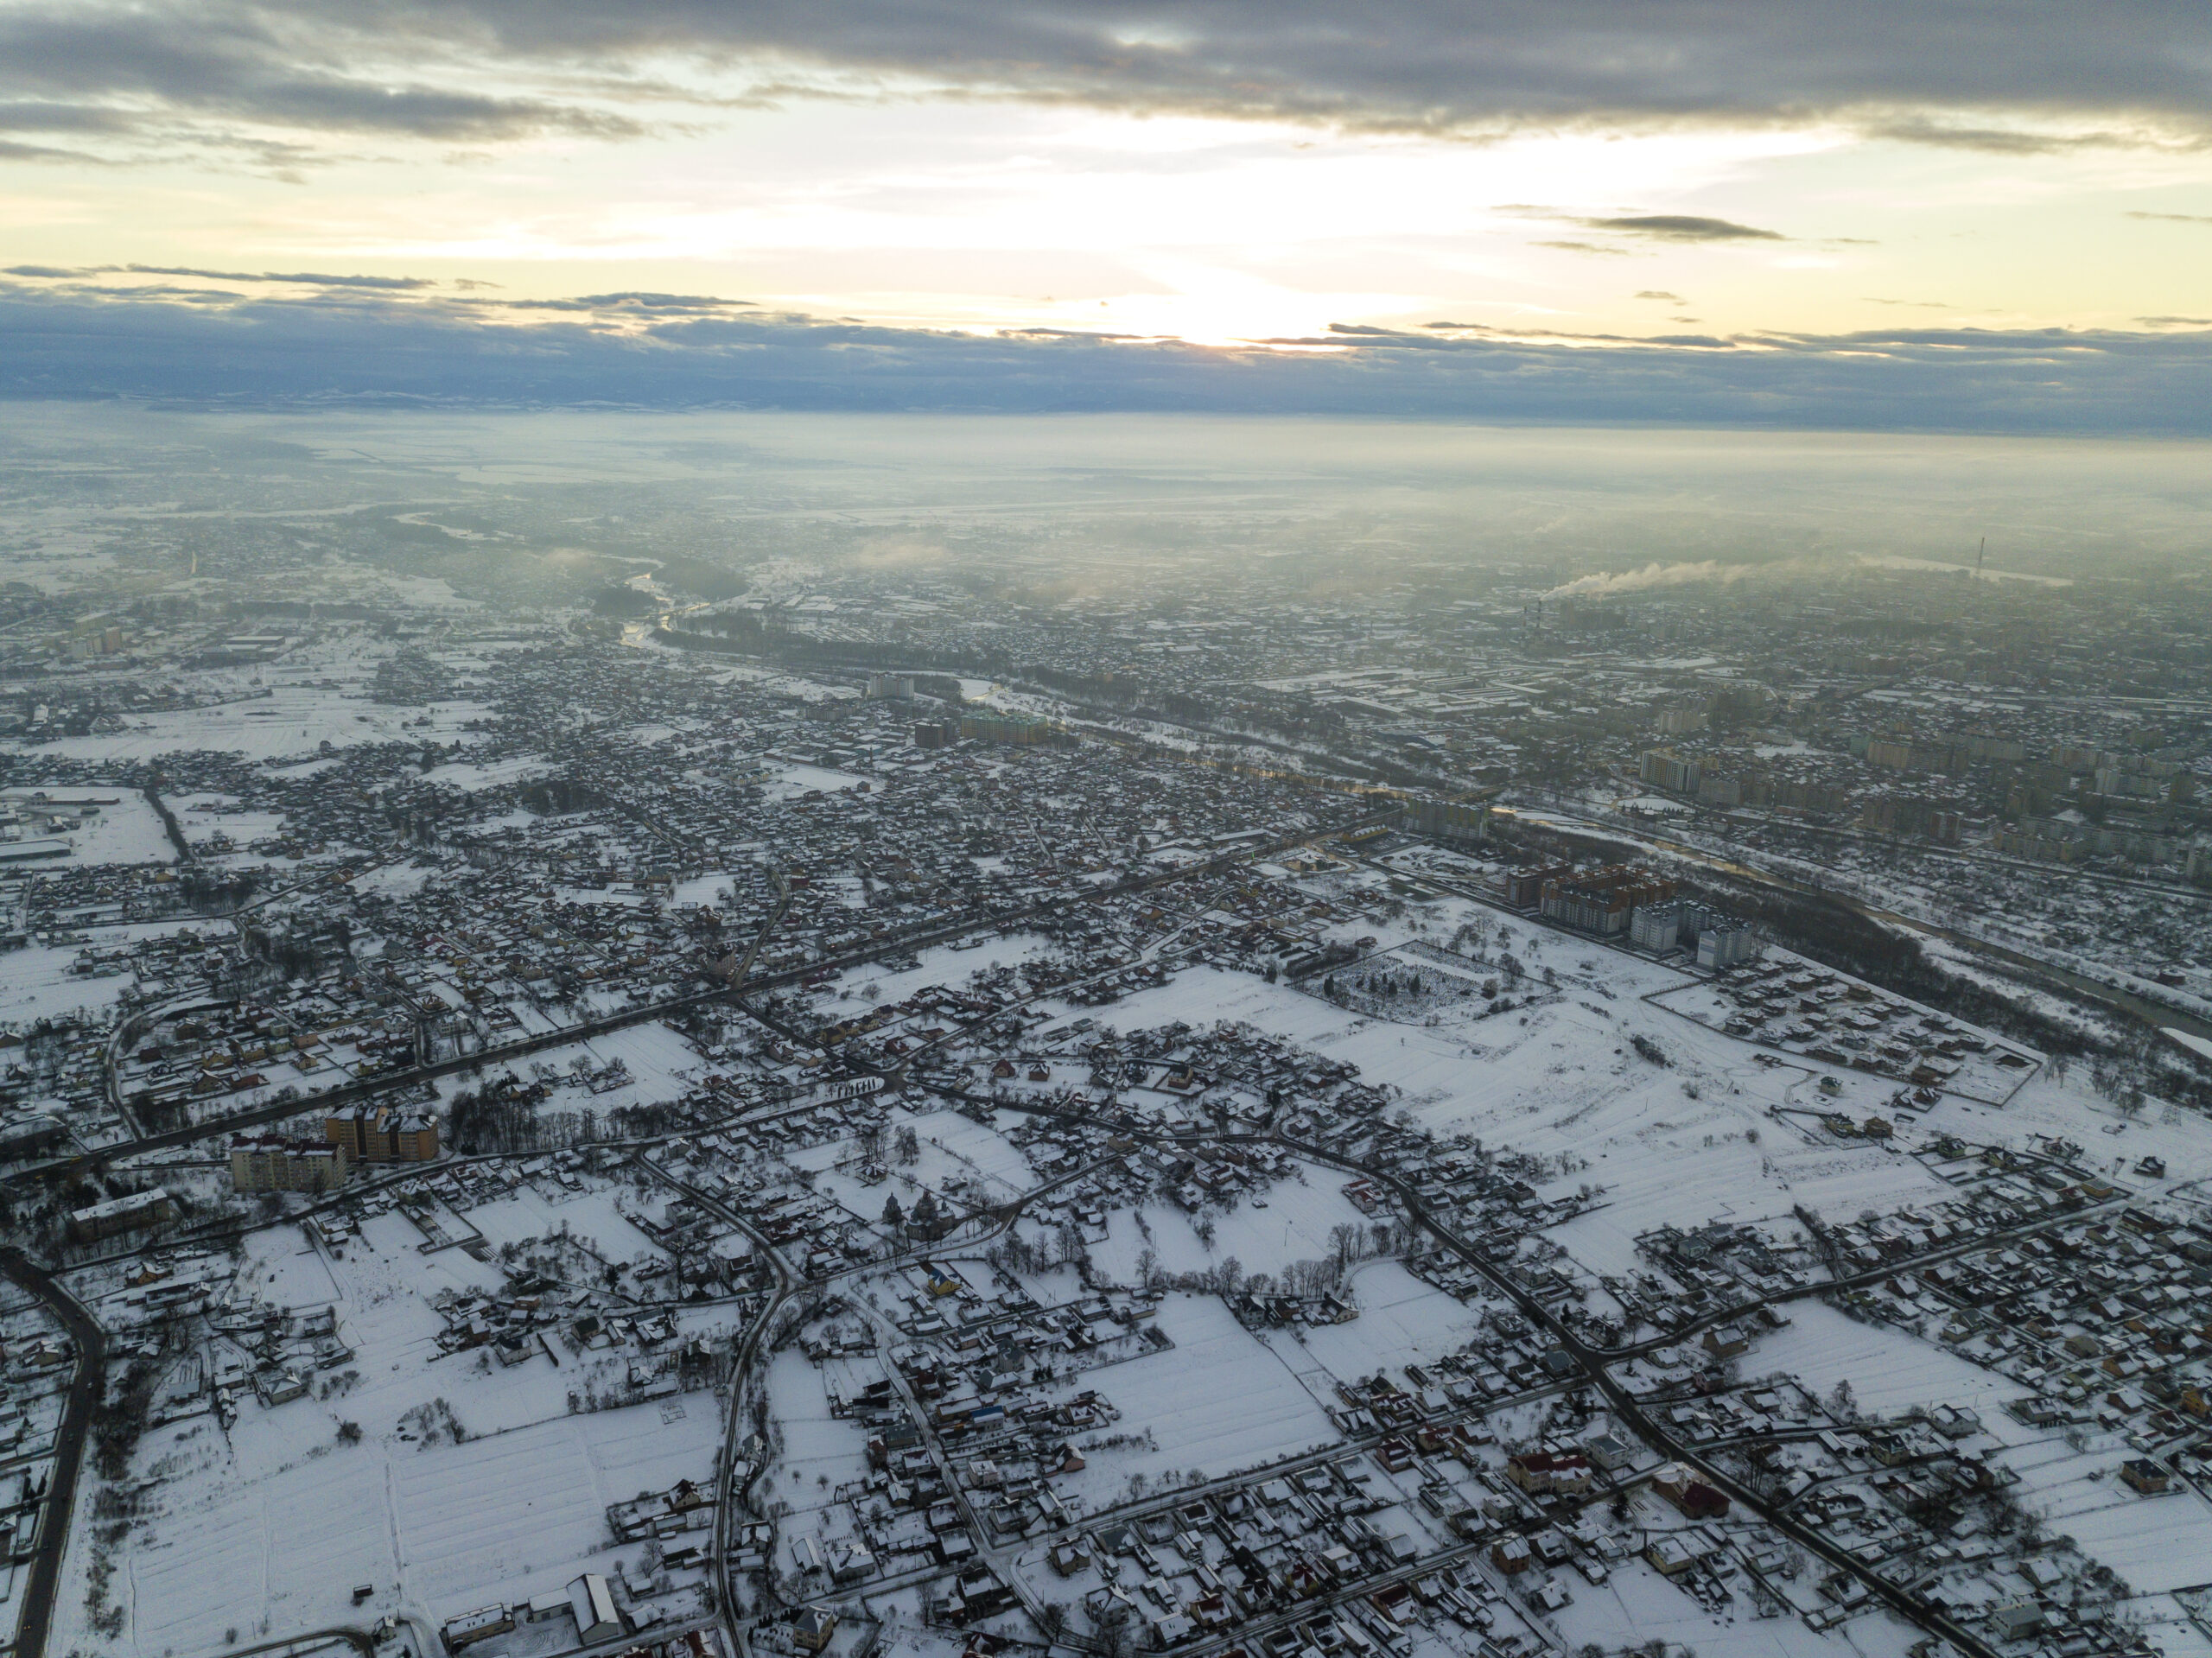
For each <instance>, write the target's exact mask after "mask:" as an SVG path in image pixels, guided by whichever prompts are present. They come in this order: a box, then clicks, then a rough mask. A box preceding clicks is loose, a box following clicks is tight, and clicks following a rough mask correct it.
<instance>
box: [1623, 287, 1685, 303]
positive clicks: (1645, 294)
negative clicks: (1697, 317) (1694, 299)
mask: <svg viewBox="0 0 2212 1658" xmlns="http://www.w3.org/2000/svg"><path fill="white" fill-rule="evenodd" d="M1636 296H1637V298H1638V299H1662V300H1665V301H1666V302H1668V303H1669V305H1687V304H1688V303H1689V302H1688V300H1686V299H1684V298H1683V297H1682V296H1681V295H1680V294H1670V293H1669V292H1668V291H1667V290H1666V289H1663V288H1643V289H1637V295H1636Z"/></svg>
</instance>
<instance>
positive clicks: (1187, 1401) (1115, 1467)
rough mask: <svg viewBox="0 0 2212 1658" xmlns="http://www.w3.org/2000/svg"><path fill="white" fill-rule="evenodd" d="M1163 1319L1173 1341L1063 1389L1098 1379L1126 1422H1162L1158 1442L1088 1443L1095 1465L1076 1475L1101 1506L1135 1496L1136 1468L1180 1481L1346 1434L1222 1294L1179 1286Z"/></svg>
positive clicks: (1148, 1476) (1136, 1428)
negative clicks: (1131, 1486) (1131, 1488)
mask: <svg viewBox="0 0 2212 1658" xmlns="http://www.w3.org/2000/svg"><path fill="white" fill-rule="evenodd" d="M1154 1323H1156V1324H1158V1325H1159V1326H1160V1331H1161V1333H1162V1334H1164V1335H1166V1337H1168V1339H1169V1340H1171V1341H1172V1342H1173V1343H1174V1344H1175V1345H1174V1346H1173V1348H1172V1349H1169V1350H1165V1351H1161V1352H1158V1353H1150V1354H1147V1355H1146V1356H1143V1357H1141V1358H1135V1359H1130V1360H1128V1362H1127V1363H1121V1364H1116V1365H1111V1366H1109V1367H1108V1368H1106V1369H1099V1370H1087V1371H1085V1372H1084V1373H1083V1375H1081V1376H1080V1377H1079V1378H1078V1382H1077V1384H1076V1385H1074V1386H1071V1387H1064V1388H1060V1389H1058V1390H1054V1391H1055V1392H1056V1393H1074V1392H1079V1391H1082V1390H1083V1389H1085V1388H1096V1389H1097V1390H1098V1391H1099V1392H1100V1393H1102V1394H1104V1395H1105V1396H1106V1397H1107V1398H1108V1399H1109V1400H1110V1401H1113V1403H1114V1405H1115V1406H1116V1407H1117V1408H1118V1409H1119V1410H1120V1411H1121V1413H1122V1420H1121V1422H1120V1423H1119V1424H1118V1425H1117V1430H1116V1431H1118V1432H1138V1433H1141V1432H1143V1431H1144V1430H1145V1429H1147V1428H1149V1429H1151V1431H1152V1435H1153V1439H1154V1445H1153V1446H1152V1447H1150V1448H1147V1447H1141V1446H1120V1447H1116V1448H1113V1449H1109V1450H1101V1451H1096V1452H1085V1453H1084V1455H1085V1456H1086V1457H1087V1458H1088V1459H1089V1466H1087V1467H1086V1468H1084V1471H1082V1472H1081V1473H1078V1474H1074V1475H1071V1476H1068V1477H1067V1484H1068V1488H1069V1490H1071V1491H1073V1492H1075V1493H1076V1494H1077V1495H1079V1496H1082V1497H1083V1498H1084V1501H1085V1502H1087V1503H1088V1504H1089V1505H1090V1508H1091V1509H1092V1510H1093V1511H1096V1509H1100V1508H1103V1507H1104V1506H1106V1505H1107V1504H1109V1503H1111V1502H1115V1501H1116V1500H1117V1499H1120V1498H1122V1497H1125V1496H1127V1495H1128V1483H1129V1478H1130V1477H1131V1476H1132V1475H1135V1474H1141V1475H1143V1476H1144V1477H1145V1480H1146V1483H1147V1484H1149V1485H1152V1486H1154V1487H1157V1486H1159V1485H1160V1483H1161V1482H1162V1481H1166V1482H1167V1483H1170V1484H1174V1483H1182V1480H1183V1478H1184V1477H1186V1476H1187V1475H1188V1474H1189V1473H1190V1472H1191V1471H1192V1470H1196V1471H1198V1472H1199V1473H1201V1474H1203V1475H1205V1477H1209V1478H1218V1477H1221V1476H1223V1475H1224V1474H1230V1473H1235V1472H1236V1471H1238V1470H1240V1469H1246V1468H1251V1467H1255V1466H1257V1465H1258V1464H1262V1463H1268V1462H1275V1461H1279V1460H1281V1458H1285V1457H1294V1456H1297V1455H1299V1454H1300V1452H1306V1451H1313V1450H1319V1449H1321V1448H1323V1447H1325V1446H1327V1445H1332V1444H1333V1443H1335V1442H1336V1440H1337V1438H1338V1435H1337V1429H1336V1425H1335V1424H1334V1423H1332V1421H1330V1420H1329V1419H1328V1417H1327V1415H1326V1414H1325V1413H1323V1411H1322V1409H1321V1407H1320V1405H1319V1403H1318V1402H1317V1401H1316V1400H1315V1397H1314V1395H1313V1393H1312V1392H1310V1391H1309V1390H1308V1389H1307V1388H1306V1387H1305V1386H1304V1385H1303V1384H1301V1383H1300V1381H1299V1380H1298V1378H1297V1376H1296V1375H1293V1374H1292V1372H1291V1369H1290V1367H1289V1366H1288V1365H1287V1363H1284V1361H1283V1360H1282V1359H1281V1358H1280V1357H1278V1356H1276V1354H1274V1352H1272V1351H1270V1350H1268V1348H1267V1347H1266V1346H1264V1345H1262V1344H1261V1343H1260V1342H1258V1341H1256V1340H1255V1339H1254V1338H1253V1337H1252V1336H1251V1335H1250V1334H1249V1332H1248V1331H1246V1330H1245V1329H1244V1328H1243V1325H1241V1324H1238V1323H1237V1322H1236V1319H1234V1318H1230V1315H1229V1310H1228V1309H1227V1308H1226V1307H1224V1305H1222V1304H1221V1302H1220V1301H1219V1300H1218V1299H1216V1298H1213V1297H1211V1296H1203V1297H1202V1296H1190V1295H1170V1296H1169V1297H1168V1298H1167V1299H1166V1300H1165V1301H1164V1302H1163V1303H1162V1304H1161V1305H1160V1312H1159V1316H1158V1318H1155V1319H1154ZM1194 1383H1195V1384H1197V1385H1194Z"/></svg>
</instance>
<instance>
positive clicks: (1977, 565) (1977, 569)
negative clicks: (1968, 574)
mask: <svg viewBox="0 0 2212 1658" xmlns="http://www.w3.org/2000/svg"><path fill="white" fill-rule="evenodd" d="M1988 556H1989V537H1987V536H1984V537H1982V538H1981V550H1980V552H1978V553H1976V554H1975V555H1974V580H1975V581H1980V580H1981V561H1982V560H1983V559H1985V558H1987V557H1988Z"/></svg>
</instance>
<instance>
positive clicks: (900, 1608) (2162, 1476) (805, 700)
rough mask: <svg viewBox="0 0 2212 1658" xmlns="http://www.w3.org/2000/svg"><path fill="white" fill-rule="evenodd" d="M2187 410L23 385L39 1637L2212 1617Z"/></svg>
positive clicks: (735, 1637)
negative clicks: (2165, 428) (1890, 430)
mask: <svg viewBox="0 0 2212 1658" xmlns="http://www.w3.org/2000/svg"><path fill="white" fill-rule="evenodd" d="M2208 492H2212V468H2208V467H2206V465H2205V454H2204V452H2203V449H2202V445H2201V443H2199V442H2197V441H2195V440H2171V441H2148V440H2139V439H2137V440H2129V441H2117V440H2113V441H2083V440H2079V439H2058V438H2039V437H2024V436H2010V437H1980V436H1971V435H1885V434H1878V433H1868V434H1829V435H1810V434H1796V433H1788V432H1769V433H1758V432H1745V431H1733V432H1728V431H1703V430H1694V429H1676V428H1667V429H1654V428H1648V427H1645V428H1622V429H1590V428H1579V429H1556V428H1541V427H1527V426H1522V427H1518V428H1505V427H1481V426H1468V425H1460V424H1445V423H1408V422H1382V421H1351V420H1330V419H1320V418H1300V419H1287V418H1265V419H1261V418H1253V419H1239V418H1231V417H1226V416H1204V415H1174V414H1163V413H1154V414H1136V413H1111V414H1093V415H1077V414H1067V415H1058V416H955V415H916V414H879V415H867V414H788V413H777V412H772V411H766V410H755V411H750V412H745V411H734V410H693V411H690V412H668V411H664V412H657V413H649V412H643V411H636V410H631V411H612V410H581V409H579V410H536V411H521V410H489V409H485V410H461V409H404V410H376V409H372V408H369V407H366V406H364V405H361V404H359V403H353V404H344V405H335V406H326V407H315V408H310V407H304V406H302V407H295V408H290V409H283V410H279V409H258V410H257V409H232V410H216V409H212V408H207V407H201V408H197V409H194V408H188V407H162V406H157V405H154V404H149V403H105V404H91V403H67V402H52V401H41V402H35V403H9V404H0V565H4V571H3V572H0V574H3V575H4V580H0V766H4V772H3V773H0V946H4V953H0V1159H4V1163H0V1227H4V1231H5V1238H6V1244H5V1248H4V1252H0V1266H4V1267H5V1271H6V1274H7V1279H8V1284H7V1286H6V1290H5V1296H6V1299H5V1300H4V1302H0V1452H4V1456H5V1460H4V1462H0V1497H4V1519H3V1520H0V1523H4V1525H5V1527H6V1531H5V1537H6V1539H7V1540H8V1541H7V1543H6V1548H5V1552H4V1555H0V1559H3V1560H4V1564H0V1619H4V1620H5V1621H6V1623H7V1626H8V1628H9V1629H10V1630H11V1631H12V1640H13V1648H12V1650H13V1651H14V1652H16V1653H18V1654H21V1655H23V1658H43V1655H45V1654H48V1653H51V1654H53V1655H55V1658H61V1655H84V1658H91V1655H95V1654H111V1653H113V1654H129V1655H134V1658H156V1655H161V1658H186V1655H193V1658H196V1655H210V1658H213V1655H219V1654H226V1653H237V1654H249V1653H282V1654H286V1655H296V1658H308V1655H320V1654H323V1653H326V1652H327V1653H331V1654H336V1653H338V1652H340V1651H345V1650H351V1651H355V1652H359V1653H362V1654H365V1655H372V1658H373V1655H376V1654H379V1653H383V1654H396V1653H406V1654H409V1655H412V1658H430V1655H434V1654H442V1653H446V1652H459V1651H464V1650H465V1651H467V1652H469V1653H471V1654H473V1655H475V1658H507V1655H513V1658H561V1655H570V1654H578V1653H587V1654H591V1655H594V1658H596V1655H602V1654H603V1655H610V1658H611V1655H614V1654H623V1655H645V1658H706V1655H721V1658H738V1655H741V1654H749V1655H767V1654H809V1655H816V1654H834V1655H836V1658H874V1655H899V1658H988V1655H998V1654H1012V1655H1018V1658H1077V1655H1096V1658H1135V1655H1143V1654H1150V1653H1156V1652H1158V1653H1172V1654H1177V1655H1188V1658H1381V1655H1382V1654H1383V1653H1385V1652H1387V1653H1388V1654H1389V1655H1390V1658H1539V1655H1562V1658H1564V1655H1570V1654H1571V1655H1576V1658H1602V1655H1616V1654H1626V1653H1629V1652H1630V1651H1634V1652H1636V1653H1639V1654H1648V1655H1650V1658H1690V1655H1692V1654H1703V1655H1707V1658H1710V1655H1715V1654H1719V1655H1743V1658H1753V1655H1758V1658H1766V1655H1772V1654H1787V1655H1805V1658H1811V1655H1815V1654H1828V1653H1835V1654H1858V1655H1866V1658H1906V1655H1911V1658H1937V1655H1970V1658H1991V1655H2005V1658H2013V1655H2018V1658H2028V1655H2036V1658H2043V1655H2059V1658H2086V1655H2102V1654H2113V1655H2119V1654H2149V1653H2153V1652H2155V1653H2161V1654H2166V1655H2172V1658H2183V1655H2198V1654H2204V1653H2208V1652H2212V1599H2208V1595H2212V1591H2208V1589H2207V1586H2206V1585H2207V1579H2208V1577H2212V1572H2208V1568H2207V1562H2208V1561H2212V1187H2208V1182H2212V1129H2208V1127H2207V1122H2206V1114H2207V1112H2208V1110H2212V942H2208V937H2212V935H2209V934H2208V925H2207V924H2208V921H2212V797H2208V796H2207V795H2205V794H2204V793H2202V785H2208V784H2212V581H2208V574H2207V571H2208V567H2207V564H2206V562H2205V559H2204V551H2205V547H2204V541H2203V529H2202V526H2203V524H2204V513H2205V509H2206V505H2207V499H2206V498H2207V495H2208Z"/></svg>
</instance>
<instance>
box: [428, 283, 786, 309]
mask: <svg viewBox="0 0 2212 1658" xmlns="http://www.w3.org/2000/svg"><path fill="white" fill-rule="evenodd" d="M458 285H459V284H456V286H458ZM469 285H470V286H472V287H474V286H478V285H480V284H475V283H471V284H469ZM494 303H496V304H499V305H502V306H505V307H507V308H511V309H514V310H525V311H632V312H652V313H654V314H662V315H668V314H679V313H687V312H688V313H714V312H721V311H727V310H729V309H731V308H741V309H745V310H751V309H753V308H755V307H754V306H753V302H752V301H751V300H749V299H716V298H715V296H714V295H711V294H582V295H577V296H576V297H575V298H574V299H515V300H499V301H496V302H494Z"/></svg>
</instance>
